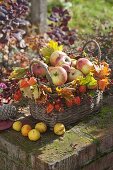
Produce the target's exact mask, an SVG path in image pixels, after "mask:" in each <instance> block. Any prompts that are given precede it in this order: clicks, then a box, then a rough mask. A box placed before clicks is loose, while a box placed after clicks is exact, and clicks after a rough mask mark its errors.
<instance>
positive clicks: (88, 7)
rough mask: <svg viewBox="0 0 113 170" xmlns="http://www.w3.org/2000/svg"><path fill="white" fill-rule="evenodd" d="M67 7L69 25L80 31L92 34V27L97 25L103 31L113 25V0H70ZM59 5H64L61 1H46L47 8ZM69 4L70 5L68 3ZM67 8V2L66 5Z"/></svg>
mask: <svg viewBox="0 0 113 170" xmlns="http://www.w3.org/2000/svg"><path fill="white" fill-rule="evenodd" d="M69 2H71V4H72V6H71V7H69V10H70V13H71V16H72V20H71V22H70V26H71V27H73V28H76V29H78V30H79V32H81V33H85V34H92V33H94V30H93V28H94V27H98V28H100V29H101V30H102V31H105V26H106V27H113V1H112V0H70V1H69ZM56 5H61V6H66V3H64V2H63V1H61V0H59V1H54V0H49V1H48V9H49V10H50V8H51V7H53V6H56ZM69 6H70V5H69ZM66 7H67V8H68V4H67V6H66Z"/></svg>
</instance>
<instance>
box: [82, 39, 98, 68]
mask: <svg viewBox="0 0 113 170" xmlns="http://www.w3.org/2000/svg"><path fill="white" fill-rule="evenodd" d="M92 42H93V43H94V44H95V45H96V46H97V48H98V55H97V57H98V65H100V62H101V49H100V45H99V44H98V42H97V41H95V40H89V41H87V42H86V43H85V44H84V46H83V48H82V53H81V55H82V54H83V52H84V49H85V47H86V46H87V45H88V44H90V43H92Z"/></svg>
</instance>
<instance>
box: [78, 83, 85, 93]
mask: <svg viewBox="0 0 113 170" xmlns="http://www.w3.org/2000/svg"><path fill="white" fill-rule="evenodd" d="M79 92H80V93H85V92H86V86H84V85H81V86H80V87H79Z"/></svg>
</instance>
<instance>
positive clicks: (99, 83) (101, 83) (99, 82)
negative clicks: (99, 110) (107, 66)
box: [98, 78, 109, 91]
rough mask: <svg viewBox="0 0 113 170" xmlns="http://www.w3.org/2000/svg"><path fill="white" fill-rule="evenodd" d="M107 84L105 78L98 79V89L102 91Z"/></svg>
mask: <svg viewBox="0 0 113 170" xmlns="http://www.w3.org/2000/svg"><path fill="white" fill-rule="evenodd" d="M108 84H109V81H108V79H107V78H105V79H101V80H99V81H98V86H99V89H100V90H102V91H104V90H105V88H106V87H107V86H108Z"/></svg>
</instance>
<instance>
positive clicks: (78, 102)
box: [73, 96, 81, 105]
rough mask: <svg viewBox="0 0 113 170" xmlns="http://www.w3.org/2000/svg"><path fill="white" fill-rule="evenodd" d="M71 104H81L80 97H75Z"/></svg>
mask: <svg viewBox="0 0 113 170" xmlns="http://www.w3.org/2000/svg"><path fill="white" fill-rule="evenodd" d="M73 103H74V104H77V105H80V103H81V100H80V97H79V96H77V97H75V98H74V99H73Z"/></svg>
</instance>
